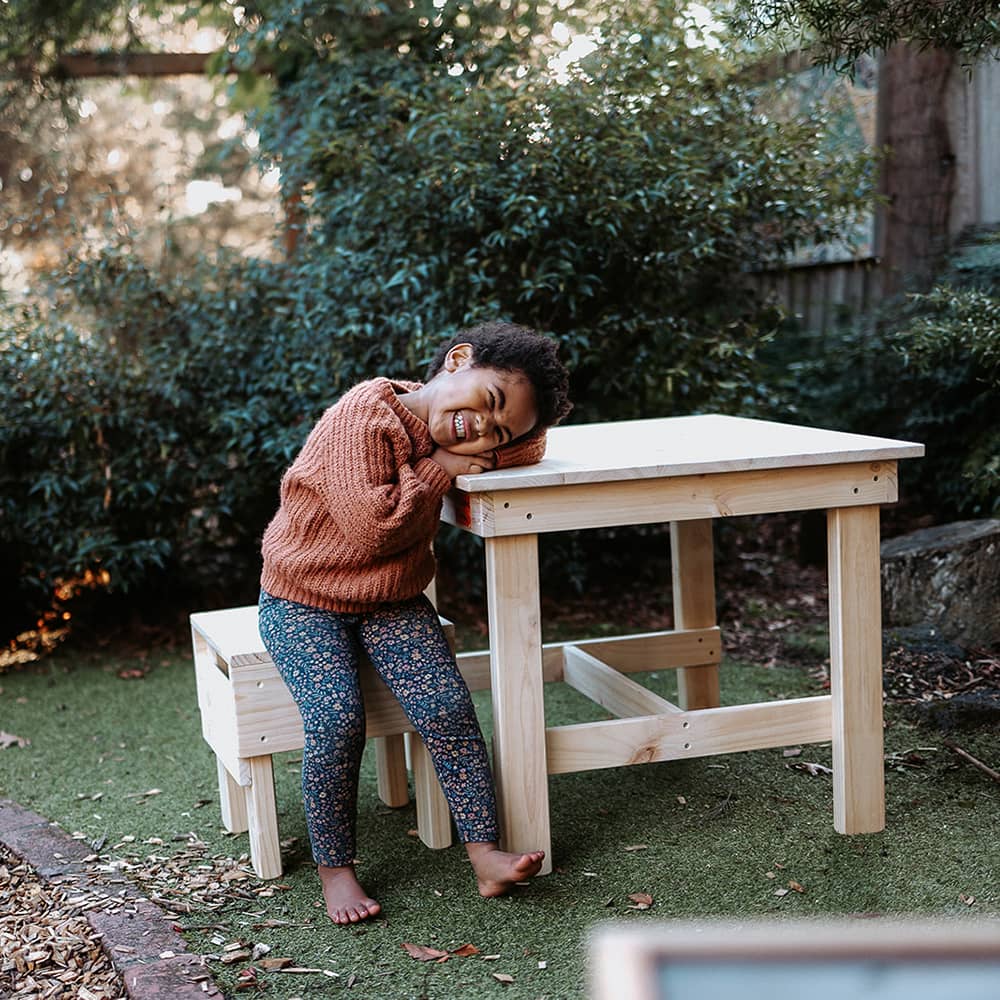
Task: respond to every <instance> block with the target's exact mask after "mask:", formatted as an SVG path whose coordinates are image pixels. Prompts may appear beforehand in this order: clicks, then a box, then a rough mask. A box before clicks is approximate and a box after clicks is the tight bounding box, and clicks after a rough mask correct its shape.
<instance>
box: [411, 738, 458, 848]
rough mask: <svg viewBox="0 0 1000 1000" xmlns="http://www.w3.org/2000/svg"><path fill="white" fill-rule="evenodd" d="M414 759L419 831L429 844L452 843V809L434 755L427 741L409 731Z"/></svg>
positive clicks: (448, 844) (422, 838)
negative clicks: (436, 770)
mask: <svg viewBox="0 0 1000 1000" xmlns="http://www.w3.org/2000/svg"><path fill="white" fill-rule="evenodd" d="M406 741H407V743H408V744H409V747H410V761H411V762H412V764H413V789H414V798H415V800H416V806H417V832H418V833H419V834H420V839H421V840H422V841H423V842H424V844H425V845H426V846H427V847H433V848H439V847H450V846H451V810H450V809H449V808H448V801H447V799H445V797H444V792H442V791H441V785H440V784H439V783H438V780H437V774H435V773H434V764H433V762H432V761H431V755H430V754H429V753H428V752H427V747H425V746H424V741H423V740H422V739H421V738H420V737H419V736H417V735H416V734H415V733H407V734H406Z"/></svg>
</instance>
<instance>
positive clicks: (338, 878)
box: [316, 865, 382, 924]
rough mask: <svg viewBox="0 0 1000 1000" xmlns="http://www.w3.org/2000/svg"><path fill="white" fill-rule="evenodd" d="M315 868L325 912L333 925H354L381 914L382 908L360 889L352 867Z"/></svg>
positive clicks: (321, 866) (322, 866)
mask: <svg viewBox="0 0 1000 1000" xmlns="http://www.w3.org/2000/svg"><path fill="white" fill-rule="evenodd" d="M316 867H317V870H318V871H319V880H320V882H322V883H323V899H324V900H325V901H326V912H327V914H328V915H329V917H330V919H331V920H332V921H333V922H334V923H335V924H356V923H358V922H359V921H361V920H367V919H368V918H369V917H374V916H375V915H376V914H378V913H381V912H382V907H381V906H380V905H379V904H378V903H377V902H376V901H375V900H374V899H372V898H371V897H370V896H369V895H368V893H367V892H365V890H364V889H362V888H361V883H360V882H359V881H358V879H357V876H356V875H355V874H354V866H353V865H344V866H343V867H341V868H329V867H327V866H326V865H317V866H316Z"/></svg>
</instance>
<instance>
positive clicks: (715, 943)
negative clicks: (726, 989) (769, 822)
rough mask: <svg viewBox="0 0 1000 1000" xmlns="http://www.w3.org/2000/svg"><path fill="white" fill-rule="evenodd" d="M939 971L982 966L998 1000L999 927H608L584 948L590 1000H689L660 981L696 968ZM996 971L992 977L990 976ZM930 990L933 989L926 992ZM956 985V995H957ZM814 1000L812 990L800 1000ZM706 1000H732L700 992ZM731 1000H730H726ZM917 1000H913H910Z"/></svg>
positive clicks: (807, 923) (865, 923)
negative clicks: (867, 966)
mask: <svg viewBox="0 0 1000 1000" xmlns="http://www.w3.org/2000/svg"><path fill="white" fill-rule="evenodd" d="M873 961H874V962H880V963H887V964H890V965H894V964H899V965H906V964H908V963H911V962H920V963H921V964H922V966H923V965H927V964H930V965H935V966H937V965H940V966H941V974H942V976H943V977H947V976H949V975H954V973H955V971H956V970H957V969H958V968H959V967H966V966H968V965H970V964H980V963H982V964H985V965H986V968H987V970H988V971H989V972H990V973H995V976H996V979H995V983H996V993H995V994H994V996H1000V921H995V920H988V921H975V922H973V921H971V920H953V921H946V920H939V921H928V920H914V921H907V920H896V919H893V920H881V919H861V918H859V919H856V920H802V921H796V922H791V921H787V920H782V921H775V920H771V921H766V920H761V921H753V920H746V921H741V920H733V921H721V920H720V921H698V922H680V921H679V922H670V923H664V924H660V925H658V926H653V927H641V928H636V927H626V926H622V925H616V924H607V925H604V926H601V927H598V928H596V929H595V930H594V931H593V932H592V934H591V936H590V941H589V949H588V963H589V970H588V971H589V985H590V989H589V992H588V996H589V998H590V1000H691V995H692V994H690V993H689V992H688V991H684V993H671V992H668V991H667V989H666V988H665V986H664V983H663V980H662V972H663V970H664V969H665V968H666V967H667V966H668V965H670V964H674V965H677V966H680V965H683V966H687V967H688V969H689V971H690V970H691V969H692V968H693V970H694V975H695V977H696V976H697V967H698V966H699V965H703V966H704V968H705V972H706V977H707V976H708V975H710V974H711V969H712V968H717V967H718V966H719V965H720V964H723V963H733V964H734V965H737V966H740V967H744V968H746V970H747V973H748V974H750V973H752V972H753V971H757V972H758V973H760V974H764V975H766V972H767V969H768V966H769V965H781V966H782V967H787V966H788V965H789V964H796V965H798V964H801V965H802V967H803V974H804V976H808V970H809V966H810V964H813V965H815V964H816V963H824V964H826V963H831V962H832V963H838V964H840V963H843V964H844V965H845V966H849V965H851V964H858V963H869V962H873ZM994 967H995V969H994ZM929 987H930V988H931V989H933V984H929ZM957 989H958V987H957V984H956V986H955V990H957ZM955 990H951V989H946V990H945V992H933V993H929V994H928V995H933V996H934V997H937V998H942V1000H943V998H946V997H949V998H950V997H952V996H960V995H962V994H961V993H959V992H956V991H955ZM806 993H808V995H810V996H811V997H813V998H815V1000H820V998H821V997H822V996H823V994H822V993H821V992H820V993H817V992H816V990H815V983H814V982H810V985H808V986H805V985H804V987H803V995H806ZM700 996H703V997H706V998H707V997H711V1000H731V998H730V997H728V996H726V997H721V996H716V995H715V994H711V993H709V992H707V991H702V992H701V993H700ZM732 1000H735V998H732ZM914 1000H920V998H916V997H915V998H914Z"/></svg>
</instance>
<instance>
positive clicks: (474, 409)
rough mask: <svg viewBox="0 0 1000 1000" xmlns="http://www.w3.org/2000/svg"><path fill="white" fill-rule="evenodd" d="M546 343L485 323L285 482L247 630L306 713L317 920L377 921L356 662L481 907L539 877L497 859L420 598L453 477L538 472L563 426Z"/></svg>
mask: <svg viewBox="0 0 1000 1000" xmlns="http://www.w3.org/2000/svg"><path fill="white" fill-rule="evenodd" d="M569 409H570V403H569V400H568V398H567V375H566V370H565V368H564V367H563V366H562V364H561V363H560V362H559V360H558V357H557V355H556V345H555V343H554V342H553V341H551V340H549V339H548V338H546V337H543V336H540V335H539V334H537V333H535V332H534V331H532V330H529V329H527V328H525V327H521V326H515V325H514V324H510V323H499V322H494V323H485V324H482V325H480V326H477V327H473V328H472V329H470V330H466V331H465V332H463V333H462V334H460V335H459V336H458V337H457V338H455V339H453V340H452V341H451V342H450V343H447V344H445V345H444V346H443V347H442V348H441V350H440V351H439V352H438V355H437V356H436V357H435V359H434V360H433V361H432V362H431V366H430V372H429V380H428V381H427V382H426V383H424V384H421V383H419V382H401V381H394V380H390V379H387V378H376V379H373V380H371V381H369V382H362V383H361V384H360V385H357V386H355V387H354V388H353V389H352V390H351V391H350V392H348V393H347V394H346V395H345V396H344V397H343V398H342V399H341V400H340V401H339V402H338V403H337V404H336V405H335V406H333V407H331V408H330V409H329V410H327V411H326V413H324V414H323V416H322V417H321V418H320V421H319V423H318V424H317V425H316V426H315V427H314V428H313V430H312V432H311V433H310V435H309V437H308V439H307V441H306V443H305V446H304V447H303V449H302V451H301V452H300V453H299V455H298V457H297V458H296V459H295V462H294V463H293V464H292V466H291V468H290V469H289V470H288V471H287V472H286V473H285V475H284V477H283V479H282V482H281V507H280V509H279V510H278V513H277V514H276V515H275V517H274V520H273V521H272V522H271V524H270V525H269V527H268V529H267V531H266V532H265V534H264V541H263V557H264V569H263V574H262V576H261V596H260V633H261V637H262V638H263V640H264V644H265V646H266V647H267V649H268V652H269V653H270V654H271V657H272V659H273V660H274V663H275V665H276V666H277V668H278V671H279V672H280V673H281V676H282V677H283V678H284V681H285V683H286V684H287V685H288V689H289V691H290V692H291V693H292V697H293V698H294V699H295V702H296V704H297V705H298V707H299V711H300V712H301V714H302V721H303V724H304V727H305V746H304V749H303V754H302V794H303V798H304V801H305V809H306V821H307V824H308V827H309V839H310V842H311V845H312V851H313V857H314V858H315V860H316V863H317V865H318V870H319V876H320V881H321V882H322V885H323V896H324V899H325V901H326V908H327V913H328V914H329V915H330V919H331V920H333V922H334V923H337V924H346V923H355V922H357V921H359V920H365V919H367V918H368V917H372V916H374V915H375V914H377V913H379V912H380V910H381V907H380V905H379V904H378V903H377V902H376V901H375V900H374V899H372V898H371V897H370V896H369V895H368V894H367V893H366V892H365V890H364V889H363V888H362V887H361V885H360V883H359V882H358V880H357V878H356V877H355V873H354V867H353V861H354V851H355V820H356V811H357V789H358V772H359V768H360V764H361V755H362V751H363V749H364V742H365V717H364V705H363V703H362V700H361V694H360V691H359V687H358V675H357V650H358V648H359V647H360V648H363V649H364V651H365V652H366V653H367V654H368V657H369V658H370V660H371V662H372V664H373V666H374V667H375V669H376V670H377V671H378V673H379V674H380V675H381V677H382V679H383V680H384V681H385V682H386V684H387V685H388V687H389V688H390V690H391V691H392V692H393V694H394V695H395V696H396V698H397V699H398V701H399V703H400V704H401V705H402V707H403V709H404V711H405V712H406V714H407V716H408V718H409V719H410V721H411V722H412V724H413V726H414V728H415V729H416V730H417V732H418V733H419V734H420V737H421V738H422V739H423V741H424V743H425V744H426V746H427V749H428V750H429V752H430V754H431V758H432V760H433V761H434V767H435V770H436V772H437V775H438V780H439V781H440V783H441V787H442V789H443V791H444V794H445V797H446V798H447V800H448V804H449V806H450V808H451V811H452V815H453V816H454V819H455V825H456V827H457V829H458V833H459V837H460V839H461V840H462V841H463V843H465V846H466V850H467V852H468V855H469V859H470V860H471V862H472V865H473V868H474V869H475V872H476V878H477V880H478V883H479V891H480V893H481V894H482V895H483V896H497V895H501V894H502V893H505V892H507V891H508V890H509V889H510V887H511V886H512V885H513V884H514V883H515V882H519V881H523V880H524V879H526V878H529V877H530V876H532V875H534V874H536V873H537V872H538V870H539V868H540V867H541V863H542V858H543V852H541V851H534V852H531V853H527V854H509V853H506V852H504V851H501V850H499V848H498V845H497V841H498V839H499V832H498V830H497V818H496V803H495V798H494V790H493V780H492V776H491V774H490V769H489V762H488V759H487V756H486V746H485V742H484V740H483V737H482V733H481V732H480V728H479V723H478V722H477V720H476V716H475V713H474V710H473V707H472V700H471V698H470V696H469V692H468V689H467V688H466V686H465V682H464V681H463V680H462V676H461V674H460V673H459V672H458V668H457V667H456V665H455V661H454V658H453V657H452V655H451V651H450V649H449V647H448V643H447V640H446V639H445V636H444V633H443V632H442V630H441V627H440V624H439V622H438V616H437V612H436V611H435V610H434V608H433V606H432V605H431V603H430V601H429V600H428V599H427V598H426V597H425V596H424V594H423V590H424V588H425V587H426V586H427V584H428V583H429V582H430V581H431V579H432V578H433V576H434V556H433V554H432V552H431V541H432V540H433V538H434V535H435V533H436V532H437V527H438V519H439V517H440V513H441V501H442V498H443V497H444V494H445V493H446V492H447V491H448V490H449V488H450V487H451V485H452V480H453V479H454V478H455V476H458V475H463V474H466V475H467V474H470V473H479V472H483V471H484V470H486V469H494V468H498V467H504V466H510V465H522V464H528V463H532V462H537V461H539V460H540V459H541V457H542V455H543V454H544V451H545V428H546V427H550V426H552V425H553V424H556V423H558V422H559V421H560V420H561V419H562V418H563V417H564V416H565V415H566V413H567V412H568V411H569Z"/></svg>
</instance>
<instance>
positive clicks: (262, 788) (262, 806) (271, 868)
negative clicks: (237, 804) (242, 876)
mask: <svg viewBox="0 0 1000 1000" xmlns="http://www.w3.org/2000/svg"><path fill="white" fill-rule="evenodd" d="M249 764H250V786H249V787H248V788H247V789H246V803H247V813H248V820H249V828H250V860H251V862H252V863H253V870H254V871H255V872H256V873H257V877H258V878H277V877H278V876H279V875H280V874H281V845H280V844H279V842H278V809H277V806H276V804H275V800H274V772H273V770H272V766H271V758H270V756H269V755H268V756H264V757H251V758H250V761H249Z"/></svg>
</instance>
